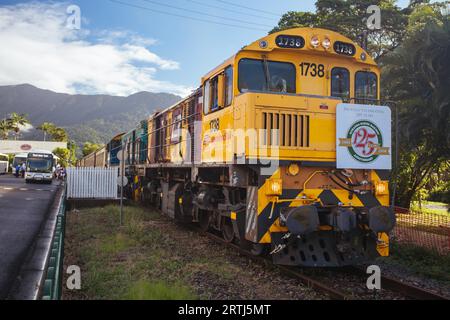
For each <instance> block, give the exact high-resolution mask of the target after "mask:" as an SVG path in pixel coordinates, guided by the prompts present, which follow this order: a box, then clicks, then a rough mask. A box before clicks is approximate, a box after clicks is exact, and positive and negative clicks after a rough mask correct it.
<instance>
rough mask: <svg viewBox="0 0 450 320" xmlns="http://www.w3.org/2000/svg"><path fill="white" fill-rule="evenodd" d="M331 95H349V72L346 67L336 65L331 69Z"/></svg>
mask: <svg viewBox="0 0 450 320" xmlns="http://www.w3.org/2000/svg"><path fill="white" fill-rule="evenodd" d="M331 96H332V97H338V98H349V97H350V72H349V71H348V70H347V69H345V68H339V67H337V68H333V70H331Z"/></svg>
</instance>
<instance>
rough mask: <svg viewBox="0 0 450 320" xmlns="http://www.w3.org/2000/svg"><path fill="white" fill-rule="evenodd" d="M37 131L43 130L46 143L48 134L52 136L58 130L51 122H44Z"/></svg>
mask: <svg viewBox="0 0 450 320" xmlns="http://www.w3.org/2000/svg"><path fill="white" fill-rule="evenodd" d="M36 129H37V130H41V131H42V132H43V133H44V141H47V134H50V135H51V133H52V132H53V131H54V130H55V129H56V126H55V125H54V124H53V123H51V122H44V123H42V124H41V125H40V126H39V127H37V128H36Z"/></svg>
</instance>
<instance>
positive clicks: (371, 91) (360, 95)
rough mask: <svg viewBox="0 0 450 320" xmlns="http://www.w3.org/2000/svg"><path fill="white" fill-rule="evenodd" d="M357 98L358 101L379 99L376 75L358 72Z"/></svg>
mask: <svg viewBox="0 0 450 320" xmlns="http://www.w3.org/2000/svg"><path fill="white" fill-rule="evenodd" d="M355 96H356V98H357V99H373V100H376V99H377V96H378V83H377V75H376V74H375V73H373V72H364V71H358V72H357V73H356V75H355Z"/></svg>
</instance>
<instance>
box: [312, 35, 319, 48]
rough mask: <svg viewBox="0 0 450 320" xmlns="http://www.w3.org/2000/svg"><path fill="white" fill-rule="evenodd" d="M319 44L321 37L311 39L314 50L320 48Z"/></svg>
mask: <svg viewBox="0 0 450 320" xmlns="http://www.w3.org/2000/svg"><path fill="white" fill-rule="evenodd" d="M319 44H320V40H319V37H318V36H313V37H312V38H311V45H312V46H313V47H314V48H317V47H318V46H319Z"/></svg>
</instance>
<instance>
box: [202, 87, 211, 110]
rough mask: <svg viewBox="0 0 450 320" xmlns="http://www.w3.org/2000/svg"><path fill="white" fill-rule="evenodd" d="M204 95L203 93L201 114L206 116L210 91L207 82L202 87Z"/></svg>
mask: <svg viewBox="0 0 450 320" xmlns="http://www.w3.org/2000/svg"><path fill="white" fill-rule="evenodd" d="M203 90H204V93H203V113H204V114H208V113H209V105H210V99H209V97H210V91H211V86H210V85H209V80H208V81H206V82H205V87H204V89H203Z"/></svg>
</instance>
